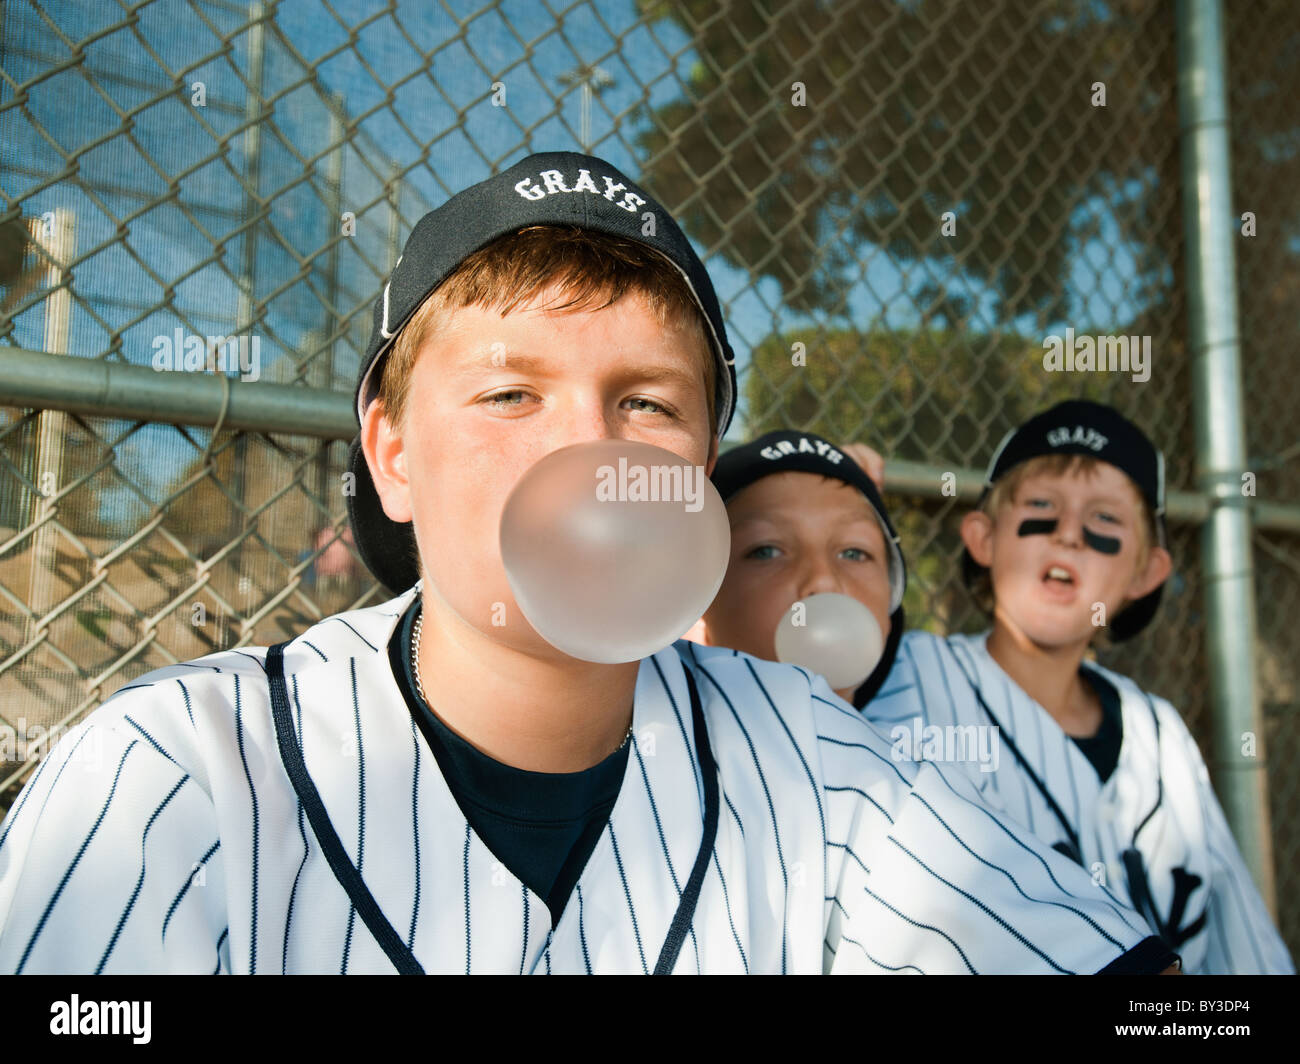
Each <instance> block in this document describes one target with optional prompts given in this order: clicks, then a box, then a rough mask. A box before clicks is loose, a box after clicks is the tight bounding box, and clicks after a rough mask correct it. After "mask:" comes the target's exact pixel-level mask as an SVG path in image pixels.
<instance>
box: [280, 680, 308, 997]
mask: <svg viewBox="0 0 1300 1064" xmlns="http://www.w3.org/2000/svg"><path fill="white" fill-rule="evenodd" d="M293 706H294V710H295V711H296V712H297V714H298V735H299V736H300V738H299V740H298V741H299V742H301V741H302V739H301V736H302V703H301V702H300V701H299V700H298V677H297V676H295V677H294V678H293ZM294 801H295V803H296V804H297V806H298V834H299V835H300V836H301V837H302V860H301V861H299V862H298V871H296V872H295V873H294V874H293V886H292V887H291V888H290V890H289V911H288V912H287V913H286V914H285V918H284V947H283V948H282V949H281V951H280V974H281V975H285V974H288V965H289V928H291V927H292V926H293V905H294V900H295V899H296V898H297V897H298V881H299V880H300V879H301V878H302V870H303V869H304V868H305V867H306V866H307V854H308V853H309V852H310V848H309V847H308V844H307V829H306V827H305V826H304V824H303V810H302V799H301V798H299V797H298V796H297V795H296V794H295V795H294Z"/></svg>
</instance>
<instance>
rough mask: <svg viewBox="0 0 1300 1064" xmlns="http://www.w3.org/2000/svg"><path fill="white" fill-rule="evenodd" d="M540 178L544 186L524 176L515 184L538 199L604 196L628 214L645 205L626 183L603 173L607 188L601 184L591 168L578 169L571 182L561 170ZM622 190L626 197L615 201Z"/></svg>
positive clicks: (544, 173) (521, 192) (526, 195)
mask: <svg viewBox="0 0 1300 1064" xmlns="http://www.w3.org/2000/svg"><path fill="white" fill-rule="evenodd" d="M537 177H538V180H540V181H541V185H535V184H533V179H532V178H531V177H525V178H524V179H523V180H522V181H520V182H519V183H518V184H517V185H515V191H516V192H517V193H518V194H519V195H520V196H522V197H523V198H524V199H526V200H539V199H545V198H546V197H547V196H555V195H562V194H568V195H574V194H577V193H580V192H581V193H586V194H587V195H589V196H602V197H603V198H605V199H607V200H609V202H610V203H613V204H614V206H615V207H622V208H623V210H625V211H627V212H628V213H629V214H636V209H637V208H638V207H642V206H644V205H645V200H644V199H642V198H641V197H640V196H638V195H637V194H636V193H635V192H632V191H631V190H629V189H628V187H627V185H625V184H623V183H622V182H621V181H615V180H614V179H613V178H609V177H606V176H605V175H604V174H601V175H600V180H601V183H602V184H603V185H604V188H600V187H598V186H597V184H596V181H595V179H594V178H593V177H592V176H591V171H590V170H586V169H583V170H579V171H578V176H577V177H576V178H574V179H572V182H571V183H570V184H566V183H565V175H564V174H562V173H561V172H560V171H559V170H543V171H542V172H541V173H539V174H538V175H537ZM620 192H621V193H623V198H622V199H620V200H615V199H614V197H615V196H617V195H618V194H619V193H620Z"/></svg>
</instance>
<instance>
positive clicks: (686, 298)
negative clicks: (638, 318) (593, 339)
mask: <svg viewBox="0 0 1300 1064" xmlns="http://www.w3.org/2000/svg"><path fill="white" fill-rule="evenodd" d="M551 285H558V286H559V287H560V289H561V291H562V292H563V293H564V295H565V299H564V300H563V301H562V302H556V303H552V304H551V305H550V308H549V309H552V310H601V309H604V308H605V307H608V306H611V305H612V304H614V303H617V302H618V301H619V300H620V299H622V298H623V297H624V296H626V295H629V294H636V295H640V296H642V297H644V298H645V300H646V301H647V303H648V304H649V306H650V309H651V311H652V312H653V313H654V314H655V316H656V317H657V318H658V320H659V322H660V323H661V324H664V325H667V324H668V323H669V322H674V323H677V322H680V323H690V325H691V326H693V328H694V331H695V332H696V333H697V334H698V336H699V340H700V350H701V353H702V361H703V370H704V391H705V395H706V397H707V401H708V407H709V434H710V436H713V435H716V434H717V428H718V414H717V391H716V385H717V372H718V370H717V365H716V362H715V358H714V354H713V351H712V349H711V348H710V346H709V341H708V335H709V334H708V325H707V322H706V320H705V318H704V315H703V314H702V313H701V311H700V309H699V307H698V306H697V305H696V303H695V300H694V298H693V297H692V295H691V290H690V286H689V285H688V284H687V282H686V280H685V278H684V277H683V276H682V274H681V272H680V271H679V270H678V269H677V268H676V267H675V266H674V265H673V264H672V263H671V262H669V261H668V260H667V259H666V258H665V257H664V256H662V255H660V254H659V253H658V252H656V251H655V250H653V249H652V248H649V247H647V246H646V245H644V244H639V243H637V242H635V241H633V240H628V239H625V238H623V237H618V236H610V235H607V234H605V233H600V232H596V231H593V230H589V229H579V228H576V227H572V228H570V227H560V226H549V225H536V226H530V227H528V228H526V229H522V230H520V231H519V232H517V233H512V234H510V235H508V236H504V237H500V238H499V239H497V240H494V241H493V242H492V243H490V244H488V245H487V246H486V247H483V248H480V249H479V250H478V251H476V252H474V254H472V255H470V256H469V257H468V258H466V259H465V261H464V262H462V263H461V264H460V265H459V266H458V267H456V269H455V271H453V272H452V273H451V274H450V275H449V276H448V277H447V279H446V280H445V281H443V283H442V284H440V285H439V286H438V287H437V288H436V289H434V291H433V292H432V293H431V294H430V295H429V297H428V298H427V299H425V301H424V303H422V304H421V305H420V307H419V309H418V310H417V311H416V312H415V313H414V314H413V315H412V316H411V318H410V320H409V321H408V322H407V323H406V324H405V325H404V326H403V327H402V328H401V330H400V331H399V332H398V334H397V336H396V338H395V339H394V341H393V347H392V350H391V351H389V353H388V355H387V357H386V358H385V360H384V365H383V366H382V367H381V376H380V382H379V398H380V399H381V400H382V401H383V404H384V412H385V415H386V417H387V418H388V421H389V424H390V425H393V426H394V427H396V428H398V429H399V430H400V427H401V425H402V424H403V421H404V418H405V416H406V406H407V395H408V392H409V388H410V381H411V372H412V370H414V368H415V363H416V359H417V357H418V355H419V352H420V349H421V348H422V347H423V346H424V344H425V341H427V340H428V339H429V337H430V336H431V335H433V333H434V332H435V331H436V329H437V327H438V325H439V323H440V322H441V321H442V320H443V318H444V316H445V315H446V313H447V312H448V311H452V310H456V309H459V308H461V307H468V306H478V307H484V308H489V309H497V310H500V311H501V313H502V314H503V315H505V314H508V313H510V312H511V311H512V310H514V309H515V308H517V307H518V306H520V305H521V304H523V303H527V302H528V301H529V300H531V299H534V298H535V297H537V296H538V295H539V294H541V292H543V291H544V290H545V289H546V288H548V287H550V286H551Z"/></svg>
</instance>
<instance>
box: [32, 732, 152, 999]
mask: <svg viewBox="0 0 1300 1064" xmlns="http://www.w3.org/2000/svg"><path fill="white" fill-rule="evenodd" d="M136 746H137V740H135V739H132V740H131V743H130V745H129V746H127V748H126V749H125V750H124V751H122V757H121V759H120V760H119V761H118V763H117V771H116V772H115V773H114V774H113V786H112V788H111V789H110V790H109V792H108V797H107V798H105V799H104V807H103V808H102V809H101V810H100V811H99V816H97V817H96V818H95V823H94V825H93V826H92V827H91V829H90V833H89V834H88V835H87V836H86V837H85V838H84V839H82V840H81V846H80V847H79V848H78V850H77V856H76V857H74V858H73V859H72V864H70V865H68V867H67V869H66V870H65V871H64V873H63V878H62V879H61V880H59V885H58V887H57V888H56V889H55V891H54V894H53V895H52V896H51V897H50V900H49V902H48V903H46V906H45V911H44V912H43V913H41V918H40V920H39V921H37V924H36V930H34V931H33V932H32V937H31V938H30V939H28V941H27V948H26V949H24V950H23V956H22V960H20V961H19V962H18V970H17V971H16V972H15V973H14V974H15V975H22V974H23V968H24V967H26V965H27V959H28V958H29V957H30V956H31V955H32V949H33V947H34V946H35V945H36V940H37V939H38V938H40V935H41V932H42V931H44V930H45V924H46V921H47V920H49V918H50V913H51V912H52V911H53V910H54V906H55V905H57V904H58V901H59V898H60V896H61V895H62V894H63V891H64V889H65V888H66V887H67V885H68V880H69V879H71V878H72V873H73V872H75V871H76V870H77V865H78V864H80V863H81V858H82V857H83V856H84V855H85V853H86V848H87V847H88V846H89V845H90V843H91V840H92V839H94V837H95V833H96V832H97V831H99V825H100V824H102V823H103V822H104V817H105V815H107V813H108V807H109V806H110V805H112V804H113V796H114V795H115V794H116V793H117V784H118V781H119V780H121V778H122V766H123V765H125V764H126V759H127V758H128V757H130V756H131V751H132V750H134V749H135V748H136ZM65 764H66V762H65Z"/></svg>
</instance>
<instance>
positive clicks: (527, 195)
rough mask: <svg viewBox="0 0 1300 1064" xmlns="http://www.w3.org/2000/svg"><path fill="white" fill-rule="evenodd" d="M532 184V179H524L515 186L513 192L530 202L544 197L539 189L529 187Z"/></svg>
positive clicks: (543, 193)
mask: <svg viewBox="0 0 1300 1064" xmlns="http://www.w3.org/2000/svg"><path fill="white" fill-rule="evenodd" d="M532 183H533V179H532V178H531V177H525V178H524V179H523V180H522V181H520V182H519V184H517V185H516V186H515V191H516V192H518V193H519V195H521V196H523V197H524V199H530V200H539V199H541V198H542V197H543V196H545V195H546V193H545V192H543V191H542V190H541V189H540V188H530V187H529V186H530V185H532Z"/></svg>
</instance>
